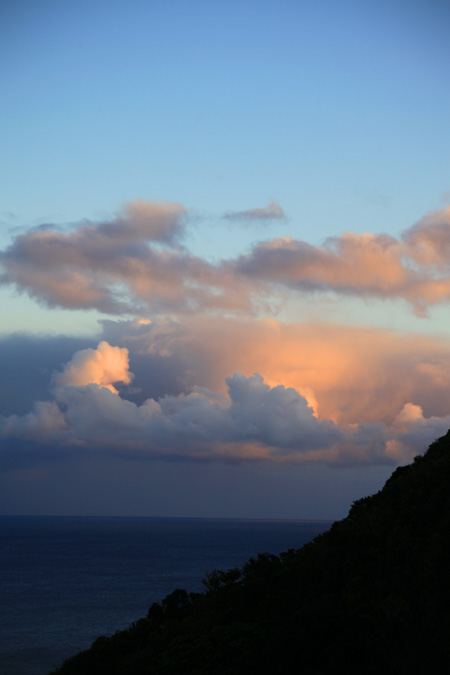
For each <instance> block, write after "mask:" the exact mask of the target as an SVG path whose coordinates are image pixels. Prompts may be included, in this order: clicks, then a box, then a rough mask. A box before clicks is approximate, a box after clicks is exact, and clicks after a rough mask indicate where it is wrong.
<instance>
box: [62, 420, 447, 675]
mask: <svg viewBox="0 0 450 675" xmlns="http://www.w3.org/2000/svg"><path fill="white" fill-rule="evenodd" d="M449 562H450V432H448V433H447V435H446V436H444V437H442V438H440V439H439V440H437V441H435V442H434V443H433V444H432V445H431V446H430V448H429V449H428V450H427V452H426V453H425V455H424V456H418V457H416V458H415V460H414V462H413V463H412V464H410V465H409V466H404V467H400V468H398V469H396V470H395V471H394V473H393V474H392V476H391V477H390V478H389V479H388V480H387V482H386V484H385V486H384V488H383V489H382V490H380V491H379V492H378V493H377V494H375V495H373V496H371V497H366V498H364V499H360V500H358V501H356V502H354V503H353V505H352V507H351V509H350V512H349V514H348V516H347V517H346V518H344V519H343V520H341V521H339V522H336V523H334V525H333V526H332V527H331V529H330V530H329V531H328V532H326V533H324V534H322V535H319V536H318V537H317V538H316V539H315V540H314V541H313V542H311V543H310V544H306V545H305V546H303V547H302V548H301V549H290V550H289V551H286V552H285V553H282V554H280V555H279V556H275V555H271V554H267V553H264V554H261V555H259V556H258V557H256V558H251V559H250V560H249V561H248V562H247V563H246V564H245V565H244V566H243V567H242V568H241V569H231V570H228V571H220V570H214V571H213V572H211V573H210V574H209V575H208V576H207V578H206V579H205V580H204V586H205V591H204V592H203V593H190V594H189V593H187V592H186V591H183V590H180V589H177V590H175V591H174V592H173V593H171V594H170V595H168V596H167V597H166V598H165V599H164V600H163V601H162V602H161V603H154V604H153V605H152V606H151V607H150V609H149V612H148V615H147V617H146V618H143V619H140V620H138V621H136V622H135V623H133V624H132V625H131V626H130V627H129V628H128V629H127V630H124V631H120V632H118V633H116V634H115V635H113V636H112V637H110V638H105V637H100V638H98V639H97V640H96V641H95V642H94V644H93V645H92V647H91V648H90V649H88V650H87V651H84V652H81V653H80V654H78V655H76V656H74V657H72V658H70V659H68V660H67V661H66V662H65V663H64V664H63V665H62V666H61V668H59V669H58V670H56V671H54V673H53V675H91V674H92V675H94V674H95V675H144V674H145V675H240V674H244V673H245V674H248V673H259V674H262V675H264V674H265V673H270V675H289V674H291V673H292V674H293V673H296V674H297V673H301V674H302V675H303V674H304V675H312V674H314V675H320V674H321V673H339V672H342V673H346V674H348V673H355V674H356V673H358V675H359V674H361V675H362V674H367V673H377V674H378V673H383V674H385V673H396V674H402V673H405V674H406V673H408V674H411V673H420V674H421V675H422V674H423V673H426V672H428V673H433V674H440V673H446V672H448V667H449V666H448V664H449V663H450V582H449V579H450V574H449Z"/></svg>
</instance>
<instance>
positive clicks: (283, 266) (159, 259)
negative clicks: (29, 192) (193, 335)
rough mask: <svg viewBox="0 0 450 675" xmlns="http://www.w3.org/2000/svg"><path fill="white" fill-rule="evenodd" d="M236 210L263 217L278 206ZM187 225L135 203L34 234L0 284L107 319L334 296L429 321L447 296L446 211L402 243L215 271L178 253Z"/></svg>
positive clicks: (273, 255)
mask: <svg viewBox="0 0 450 675" xmlns="http://www.w3.org/2000/svg"><path fill="white" fill-rule="evenodd" d="M230 213H232V215H229V217H232V218H235V217H236V218H237V217H239V218H244V219H245V218H247V219H253V218H259V219H264V218H266V219H267V218H274V217H276V218H278V217H281V214H282V209H281V207H279V206H278V205H276V204H274V203H271V204H269V205H268V206H267V207H265V208H263V209H251V210H249V211H244V212H240V213H237V212H230ZM187 220H188V214H187V211H186V209H184V208H183V207H182V206H181V205H179V204H175V203H161V202H144V201H140V200H137V201H135V202H131V203H130V204H128V205H126V206H125V208H124V210H123V211H122V212H121V213H119V214H118V215H117V216H116V218H115V219H112V220H110V221H104V222H98V223H89V224H85V223H84V224H81V225H79V226H78V227H76V228H74V229H73V230H72V231H69V232H61V231H58V230H57V228H54V229H51V228H50V227H41V228H39V229H37V230H31V231H29V232H27V233H25V234H21V235H19V236H17V237H16V238H15V239H14V240H13V242H12V244H11V245H10V246H9V247H8V248H6V249H5V250H3V251H2V252H1V253H0V265H1V267H2V269H3V272H2V274H1V276H0V282H1V283H3V284H12V285H14V286H15V287H16V288H17V289H18V290H19V291H23V292H26V293H28V294H29V295H30V296H31V297H33V298H35V299H37V300H39V301H41V302H44V303H46V304H47V305H49V306H58V307H66V308H78V309H79V308H84V309H92V308H95V309H97V310H99V311H101V312H104V313H108V314H124V313H133V314H145V313H149V312H151V313H152V315H156V314H165V313H168V312H175V313H189V312H215V313H226V314H235V315H239V314H243V313H244V314H249V313H257V312H261V311H264V309H265V308H267V303H268V302H269V300H270V302H272V303H273V302H275V301H276V299H277V297H278V298H279V297H281V295H283V294H284V295H286V293H293V294H294V295H295V294H302V295H311V294H312V293H314V294H318V293H334V294H337V295H343V296H352V297H358V298H378V299H400V300H403V301H406V302H407V303H408V304H409V305H410V306H411V307H412V309H413V311H414V312H415V313H416V314H417V315H418V316H425V315H426V313H427V311H428V309H429V308H430V307H432V306H433V305H436V304H438V303H445V302H448V301H449V299H450V269H449V267H450V206H447V207H445V208H444V209H442V210H440V211H436V212H432V213H430V214H427V215H426V216H424V218H422V219H421V220H420V221H419V222H418V223H416V224H415V225H414V226H412V227H411V228H409V229H407V230H405V231H404V232H403V234H402V236H401V237H400V238H398V239H397V238H394V237H391V236H389V235H387V234H367V233H366V234H354V233H344V234H342V235H341V236H339V237H333V238H330V239H328V240H326V241H325V242H324V244H323V245H321V246H315V245H312V244H309V243H307V242H305V241H301V240H297V239H293V238H291V237H284V238H278V239H274V240H272V241H264V242H259V243H256V244H255V245H254V246H253V248H252V250H251V251H250V252H249V253H248V254H245V255H241V256H239V257H237V258H236V259H230V260H222V261H219V262H218V263H215V264H214V263H211V262H209V261H207V260H205V259H203V258H201V257H199V256H196V255H193V254H191V253H189V252H188V251H187V250H186V249H185V248H183V247H182V245H181V241H182V238H183V234H184V232H185V229H186V226H187V225H186V223H187ZM280 292H281V294H280Z"/></svg>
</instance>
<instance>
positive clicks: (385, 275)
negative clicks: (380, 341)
mask: <svg viewBox="0 0 450 675" xmlns="http://www.w3.org/2000/svg"><path fill="white" fill-rule="evenodd" d="M449 265H450V207H447V208H445V209H443V210H441V211H437V212H433V213H431V214H428V215H427V216H425V217H424V218H423V219H422V220H421V221H419V223H417V224H416V225H415V226H413V227H412V228H410V229H408V230H406V231H405V232H404V233H403V235H402V238H401V239H395V238H394V237H391V236H390V235H387V234H368V233H365V234H353V233H344V234H343V235H342V236H340V237H331V238H329V239H327V240H326V241H325V243H324V245H323V246H313V245H311V244H308V243H306V242H303V241H298V240H295V239H292V238H291V237H283V238H279V239H275V240H272V241H268V242H260V243H258V244H256V245H255V246H254V247H253V249H252V251H251V252H250V253H249V254H248V255H244V256H240V257H239V258H238V259H237V260H236V262H235V269H236V272H238V273H239V274H242V275H246V276H247V277H248V278H249V279H252V280H258V281H261V282H263V283H266V284H278V285H280V286H284V287H288V288H290V289H292V290H294V291H300V292H303V293H312V292H314V293H318V292H330V291H331V292H334V293H337V294H342V295H348V296H356V297H362V298H364V297H375V298H380V299H397V298H398V299H403V300H406V301H407V302H409V303H410V304H411V305H412V307H413V310H414V312H415V313H416V314H417V315H418V316H423V315H425V314H426V311H427V308H428V307H429V306H431V305H434V304H436V303H439V302H447V301H448V300H449V299H450V275H449Z"/></svg>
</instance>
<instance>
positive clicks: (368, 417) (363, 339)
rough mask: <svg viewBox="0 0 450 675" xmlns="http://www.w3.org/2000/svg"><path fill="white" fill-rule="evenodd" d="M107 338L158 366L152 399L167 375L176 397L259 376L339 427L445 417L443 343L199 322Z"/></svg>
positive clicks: (135, 329) (132, 328)
mask: <svg viewBox="0 0 450 675" xmlns="http://www.w3.org/2000/svg"><path fill="white" fill-rule="evenodd" d="M104 337H105V339H107V340H109V341H112V342H114V343H116V344H123V345H127V346H128V347H129V348H130V350H131V353H132V354H133V353H134V354H141V355H143V357H142V358H144V356H145V355H148V357H149V363H151V362H152V361H151V359H153V360H154V362H156V359H157V358H158V359H159V361H158V363H159V366H158V368H159V370H158V372H159V378H160V380H161V385H162V387H163V389H161V390H160V391H159V392H157V393H158V395H159V394H163V393H164V387H165V386H167V381H168V380H167V381H166V383H165V382H164V374H163V373H164V372H165V373H166V374H167V378H169V376H172V375H173V373H174V371H175V374H176V378H177V381H178V383H179V387H180V390H181V391H190V390H191V389H192V387H193V386H195V385H197V386H202V387H207V388H208V389H210V390H213V391H221V392H222V393H225V392H226V387H225V378H226V377H228V376H229V374H230V373H234V372H242V373H243V374H244V375H246V376H247V377H249V376H251V375H253V373H255V372H259V373H261V375H262V376H263V377H264V380H265V382H267V383H268V384H269V385H270V386H276V385H283V386H285V387H293V388H294V389H295V390H296V391H298V392H300V393H301V394H302V395H303V396H305V397H306V398H307V399H308V401H309V403H310V405H311V407H312V408H315V409H316V411H317V413H318V414H319V415H320V416H322V417H324V418H329V419H332V420H334V421H335V422H336V423H338V424H353V423H358V424H359V423H366V422H370V423H372V422H378V421H382V422H383V423H387V424H390V423H392V421H393V420H394V418H395V417H396V416H397V415H398V414H399V413H400V411H401V410H402V408H403V406H404V405H405V403H414V404H415V405H420V406H421V407H422V409H423V410H424V414H425V415H426V416H430V415H446V414H447V412H448V411H450V389H449V387H448V381H449V380H448V378H449V376H450V346H449V345H448V342H447V340H444V339H437V338H432V337H426V336H423V335H418V334H412V333H411V334H408V333H406V334H402V333H396V332H395V331H389V330H382V329H376V328H369V327H357V326H345V325H342V324H333V323H326V322H323V323H304V324H302V323H297V324H296V323H282V322H279V321H276V320H274V319H266V320H254V319H238V318H229V317H228V318H225V317H215V318H214V321H211V320H210V319H208V317H202V316H198V317H186V318H185V319H184V320H183V321H174V320H168V319H164V320H159V321H153V322H152V323H150V324H148V325H138V324H135V323H133V322H105V323H104ZM141 384H142V382H141ZM144 386H145V383H144ZM152 393H155V390H153V392H152Z"/></svg>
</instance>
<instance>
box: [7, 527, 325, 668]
mask: <svg viewBox="0 0 450 675" xmlns="http://www.w3.org/2000/svg"><path fill="white" fill-rule="evenodd" d="M330 525H331V522H326V521H293V520H290V521H283V520H273V521H272V520H238V519H236V520H234V519H233V520H228V519H206V518H205V519H203V518H128V517H127V518H110V517H108V518H106V517H105V518H98V517H92V518H88V517H50V516H49V517H40V516H36V517H32V516H30V517H25V516H0V675H47V674H48V672H49V671H50V670H52V669H53V668H56V667H57V666H59V665H60V664H61V663H62V662H63V661H64V659H66V658H67V657H69V656H71V655H73V654H75V653H77V652H78V651H80V650H82V649H86V648H87V647H89V646H90V645H91V644H92V642H93V641H94V640H95V639H96V638H97V637H98V636H99V635H111V634H113V633H114V632H115V631H117V630H121V629H123V628H126V627H127V626H129V625H130V623H132V622H133V621H135V620H136V619H139V618H140V617H142V616H145V615H146V613H147V610H148V608H149V606H150V605H151V604H152V603H153V602H156V601H160V600H162V599H163V598H164V597H165V596H166V595H167V594H168V593H170V592H171V591H173V590H174V589H175V588H185V589H186V590H188V591H199V590H201V589H202V579H203V578H204V577H205V575H206V574H207V573H208V572H211V571H212V570H213V569H229V568H230V567H238V566H241V565H243V564H244V563H245V562H246V560H248V558H250V557H251V556H256V555H257V554H258V553H264V552H268V553H275V554H278V553H280V552H281V551H285V550H287V549H289V548H300V547H301V546H302V545H303V544H305V543H306V542H308V541H310V540H311V539H313V538H314V537H315V536H317V535H318V534H320V533H321V532H324V531H325V530H327V529H328V528H329V527H330Z"/></svg>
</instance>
